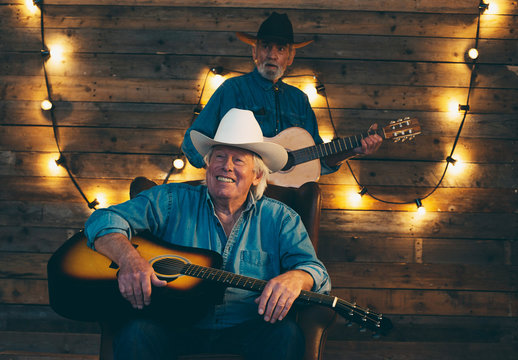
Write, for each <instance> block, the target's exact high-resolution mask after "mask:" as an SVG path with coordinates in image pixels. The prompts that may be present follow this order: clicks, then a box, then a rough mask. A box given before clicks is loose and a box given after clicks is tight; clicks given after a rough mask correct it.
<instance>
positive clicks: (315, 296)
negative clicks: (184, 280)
mask: <svg viewBox="0 0 518 360" xmlns="http://www.w3.org/2000/svg"><path fill="white" fill-rule="evenodd" d="M180 273H182V274H184V275H188V276H193V277H196V278H200V279H204V280H211V281H216V282H218V283H222V284H225V285H228V286H231V287H235V288H240V289H244V290H252V291H256V292H261V291H263V289H264V287H265V286H266V283H267V282H266V281H265V280H260V279H254V278H251V277H247V276H243V275H237V274H234V273H231V272H228V271H225V270H220V269H214V268H208V267H204V266H200V265H195V264H185V266H184V267H183V269H182V270H181V271H180ZM297 300H298V302H303V303H306V304H318V305H326V306H329V307H334V306H333V303H334V302H335V297H334V296H329V295H325V294H319V293H315V292H311V291H305V290H302V291H301V292H300V295H299V297H298V298H297ZM351 306H353V305H352V304H351Z"/></svg>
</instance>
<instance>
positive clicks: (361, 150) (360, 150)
mask: <svg viewBox="0 0 518 360" xmlns="http://www.w3.org/2000/svg"><path fill="white" fill-rule="evenodd" d="M377 129H378V124H373V125H371V127H370V128H369V131H371V130H377ZM382 142H383V139H382V138H381V136H379V135H378V134H374V135H369V136H367V137H366V138H364V139H362V146H361V147H357V148H354V150H353V151H354V153H355V154H357V155H370V154H373V153H375V152H376V151H378V149H379V147H380V146H381V143H382Z"/></svg>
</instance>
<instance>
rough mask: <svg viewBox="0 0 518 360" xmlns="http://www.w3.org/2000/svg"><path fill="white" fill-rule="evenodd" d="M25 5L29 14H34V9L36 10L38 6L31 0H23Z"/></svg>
mask: <svg viewBox="0 0 518 360" xmlns="http://www.w3.org/2000/svg"><path fill="white" fill-rule="evenodd" d="M25 6H26V7H27V10H29V12H30V13H31V14H35V13H36V11H38V7H37V6H36V4H34V1H33V0H25Z"/></svg>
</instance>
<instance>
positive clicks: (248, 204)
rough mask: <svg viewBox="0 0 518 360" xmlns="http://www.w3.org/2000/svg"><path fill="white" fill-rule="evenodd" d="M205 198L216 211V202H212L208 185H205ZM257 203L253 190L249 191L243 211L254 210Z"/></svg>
mask: <svg viewBox="0 0 518 360" xmlns="http://www.w3.org/2000/svg"><path fill="white" fill-rule="evenodd" d="M205 198H206V199H207V203H208V204H209V206H210V207H211V208H212V210H213V211H214V203H213V202H212V198H211V197H210V194H209V188H208V187H207V185H205ZM255 204H256V200H255V198H254V196H253V195H252V192H251V191H250V192H248V197H247V198H246V203H245V209H244V210H243V212H248V211H250V210H252V208H255Z"/></svg>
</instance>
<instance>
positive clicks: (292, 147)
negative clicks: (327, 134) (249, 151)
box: [265, 118, 421, 188]
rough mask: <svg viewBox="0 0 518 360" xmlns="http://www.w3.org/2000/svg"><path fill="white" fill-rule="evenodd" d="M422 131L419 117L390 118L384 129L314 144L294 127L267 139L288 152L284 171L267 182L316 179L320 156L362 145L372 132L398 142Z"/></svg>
mask: <svg viewBox="0 0 518 360" xmlns="http://www.w3.org/2000/svg"><path fill="white" fill-rule="evenodd" d="M420 133H421V126H420V125H419V121H418V120H417V119H416V118H403V119H398V120H395V121H391V122H390V124H389V125H387V126H385V127H383V128H381V129H377V130H371V131H368V132H365V133H361V134H357V135H353V136H349V137H346V138H338V139H335V140H333V141H331V142H327V143H323V144H318V145H315V141H314V140H313V137H312V136H311V135H310V134H309V133H308V132H307V131H306V130H304V129H302V128H299V127H291V128H288V129H285V130H283V131H281V132H280V133H279V134H277V135H276V136H274V137H271V138H265V140H266V141H269V142H273V143H276V144H279V145H282V146H283V147H284V148H285V149H286V150H287V151H288V162H287V163H286V166H285V167H284V168H283V169H282V170H281V171H278V172H276V173H273V174H270V175H269V177H268V183H270V184H274V185H279V186H289V187H296V188H298V187H300V186H301V185H302V184H305V183H307V182H309V181H317V180H318V179H319V178H320V169H321V166H320V160H319V159H320V158H323V157H326V156H330V155H334V154H338V153H341V152H346V151H350V150H352V149H354V148H356V147H359V146H361V140H362V139H363V138H366V137H367V136H369V135H374V134H378V135H380V136H381V137H382V138H383V139H392V140H394V141H396V142H397V141H405V140H410V139H413V138H414V137H415V136H416V135H419V134H420Z"/></svg>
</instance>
